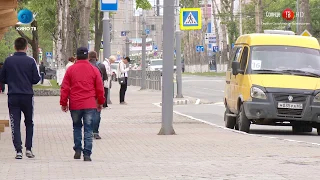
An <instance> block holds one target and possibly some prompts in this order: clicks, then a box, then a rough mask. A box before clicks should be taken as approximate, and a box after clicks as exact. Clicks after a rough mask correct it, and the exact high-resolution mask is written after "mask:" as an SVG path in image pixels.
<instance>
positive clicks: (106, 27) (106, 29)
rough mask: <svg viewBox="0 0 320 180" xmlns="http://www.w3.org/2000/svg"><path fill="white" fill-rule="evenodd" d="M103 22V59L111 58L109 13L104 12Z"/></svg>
mask: <svg viewBox="0 0 320 180" xmlns="http://www.w3.org/2000/svg"><path fill="white" fill-rule="evenodd" d="M102 21H103V58H109V57H110V56H111V48H110V46H111V44H110V17H109V12H103V19H102Z"/></svg>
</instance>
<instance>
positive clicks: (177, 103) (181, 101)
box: [158, 99, 192, 106]
mask: <svg viewBox="0 0 320 180" xmlns="http://www.w3.org/2000/svg"><path fill="white" fill-rule="evenodd" d="M158 104H159V105H160V106H162V102H160V103H158ZM187 104H192V101H190V100H189V99H185V100H176V101H173V105H174V106H175V105H187Z"/></svg>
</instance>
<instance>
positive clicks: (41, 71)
mask: <svg viewBox="0 0 320 180" xmlns="http://www.w3.org/2000/svg"><path fill="white" fill-rule="evenodd" d="M39 71H40V75H41V84H43V81H44V75H46V67H45V66H44V65H43V62H41V64H40V66H39Z"/></svg>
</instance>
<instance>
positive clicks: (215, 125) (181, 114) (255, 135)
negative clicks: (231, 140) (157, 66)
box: [153, 103, 320, 146]
mask: <svg viewBox="0 0 320 180" xmlns="http://www.w3.org/2000/svg"><path fill="white" fill-rule="evenodd" d="M153 105H155V106H158V107H161V106H160V103H153ZM173 113H175V114H177V115H180V116H183V117H186V118H189V119H192V120H195V121H199V122H202V123H204V124H208V125H211V126H214V127H217V128H220V129H224V130H227V131H231V132H234V133H238V134H243V135H248V136H254V137H262V138H267V139H277V140H281V141H287V142H294V143H302V144H310V145H315V146H320V144H319V143H312V142H307V141H298V140H293V139H284V138H280V137H273V136H265V135H258V134H249V133H246V132H242V131H238V130H234V129H229V128H226V127H224V126H219V125H217V124H214V123H211V122H208V121H205V120H202V119H199V118H195V117H193V116H189V115H187V114H183V113H180V112H178V111H173Z"/></svg>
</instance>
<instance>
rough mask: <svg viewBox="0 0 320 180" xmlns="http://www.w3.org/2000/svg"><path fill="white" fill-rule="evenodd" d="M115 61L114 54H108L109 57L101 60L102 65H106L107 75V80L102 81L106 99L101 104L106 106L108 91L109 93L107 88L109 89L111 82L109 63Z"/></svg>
mask: <svg viewBox="0 0 320 180" xmlns="http://www.w3.org/2000/svg"><path fill="white" fill-rule="evenodd" d="M115 61H116V57H115V56H110V57H109V59H107V58H106V59H105V60H104V61H103V64H104V66H105V67H106V72H107V75H108V80H107V81H104V97H106V101H105V103H104V104H103V107H105V108H106V107H108V99H107V97H108V93H109V89H111V83H112V70H111V64H112V63H114V62H115Z"/></svg>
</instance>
